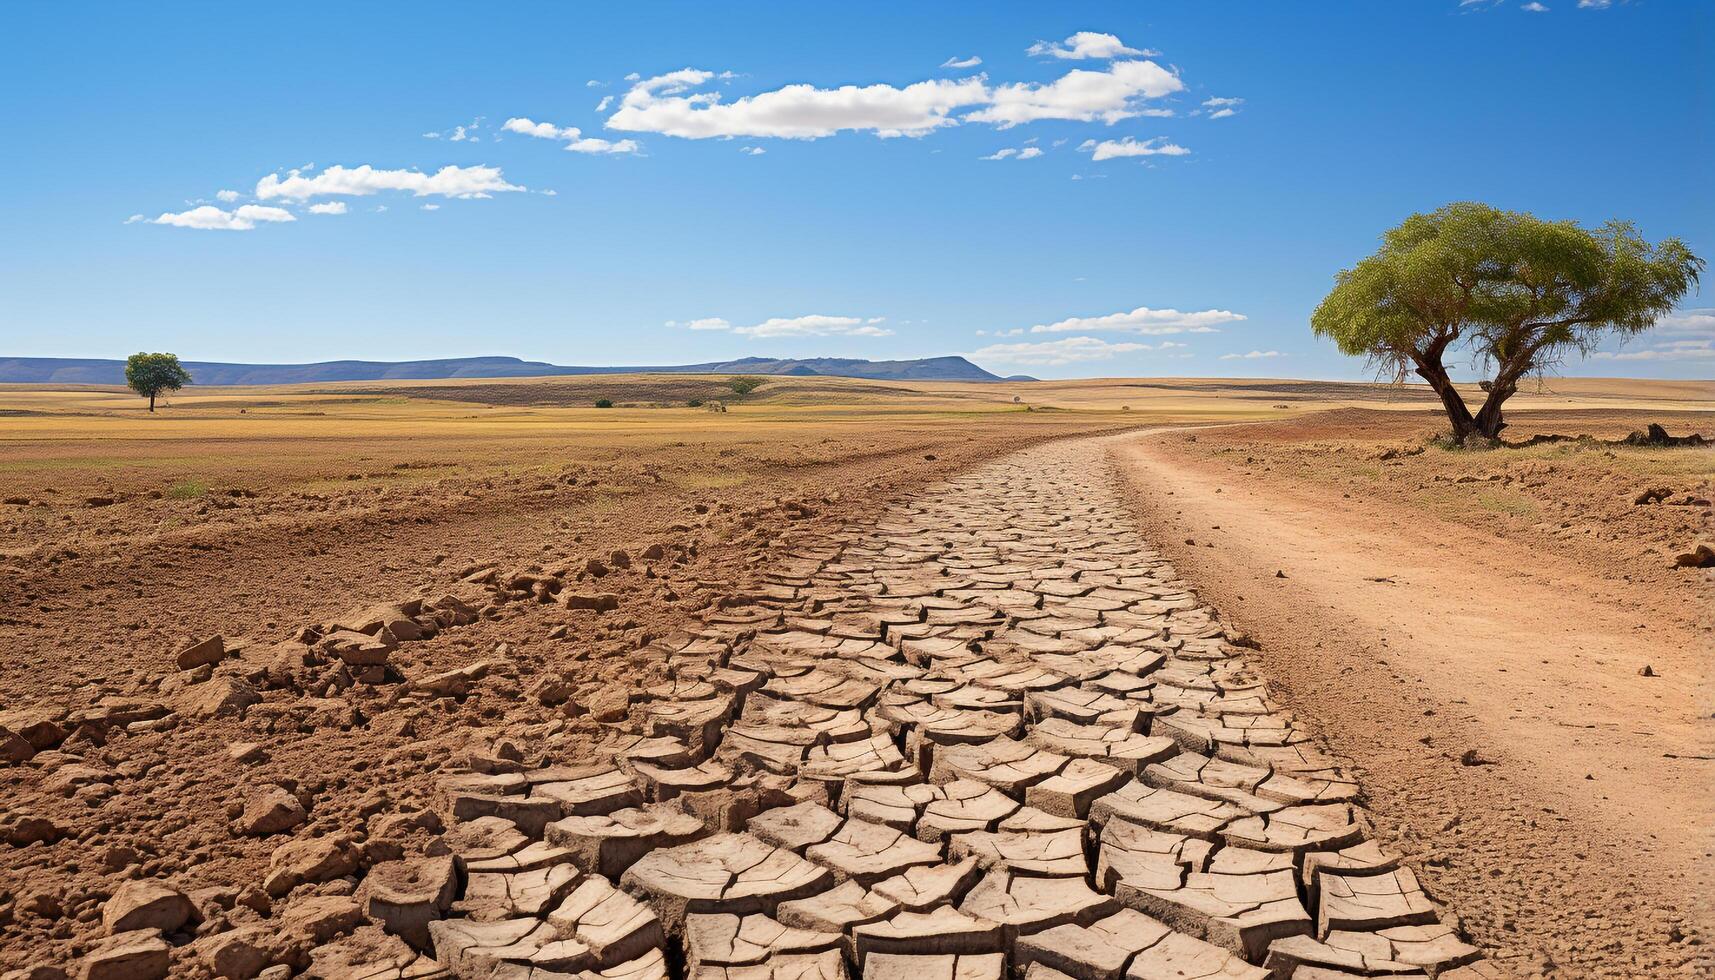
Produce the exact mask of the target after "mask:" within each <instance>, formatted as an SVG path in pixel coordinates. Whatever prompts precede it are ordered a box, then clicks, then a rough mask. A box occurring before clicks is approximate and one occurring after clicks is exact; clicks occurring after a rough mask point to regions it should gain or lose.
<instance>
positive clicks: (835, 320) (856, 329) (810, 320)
mask: <svg viewBox="0 0 1715 980" xmlns="http://www.w3.org/2000/svg"><path fill="white" fill-rule="evenodd" d="M886 320H887V318H886V317H880V316H872V317H869V318H868V319H865V318H863V317H856V316H821V315H818V314H811V315H808V316H793V317H774V318H772V319H768V320H764V321H762V322H761V323H758V324H754V325H752V326H748V327H734V326H733V325H732V322H731V321H730V320H727V319H726V318H724V317H718V316H709V317H703V318H701V319H697V320H686V321H684V322H680V321H678V320H668V321H667V326H669V327H683V328H685V329H686V330H731V331H732V332H733V333H736V334H742V335H744V336H746V337H764V338H767V337H891V336H893V331H891V330H888V329H885V328H883V327H878V326H876V324H878V323H884V322H886Z"/></svg>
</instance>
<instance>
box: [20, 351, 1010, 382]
mask: <svg viewBox="0 0 1715 980" xmlns="http://www.w3.org/2000/svg"><path fill="white" fill-rule="evenodd" d="M184 365H185V370H187V371H189V372H190V373H191V377H192V378H193V379H195V382H196V383H197V384H199V385H284V384H303V383H306V382H322V381H404V380H421V379H429V380H433V379H441V378H533V377H547V376H552V375H566V374H784V375H794V376H798V377H816V376H823V377H827V376H831V377H838V378H870V379H873V380H877V381H1001V380H1003V379H1002V378H1000V377H999V376H998V375H993V374H990V373H989V372H987V371H984V370H983V369H982V368H980V367H977V366H976V365H975V364H972V363H971V362H970V361H967V360H965V359H964V358H962V357H924V358H918V359H917V360H911V361H866V360H863V359H861V358H855V357H811V358H805V359H802V360H782V359H779V358H771V357H744V358H740V359H739V360H736V361H711V362H709V363H707V364H671V365H650V366H645V367H631V366H627V367H570V366H565V365H559V364H547V363H544V362H542V361H525V360H520V359H519V358H516V357H449V358H444V359H441V360H434V361H321V362H318V363H315V364H223V363H219V362H216V361H186V362H184ZM1004 380H1008V381H1019V380H1028V379H1024V378H1020V377H1013V378H1007V379H1004ZM0 383H12V384H84V385H122V384H124V383H125V362H124V361H118V360H106V359H102V358H78V357H0Z"/></svg>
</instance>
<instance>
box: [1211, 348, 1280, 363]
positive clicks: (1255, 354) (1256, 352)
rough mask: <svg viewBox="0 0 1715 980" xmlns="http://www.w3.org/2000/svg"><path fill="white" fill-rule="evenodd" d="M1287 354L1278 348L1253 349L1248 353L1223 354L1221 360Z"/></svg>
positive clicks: (1239, 359) (1250, 358)
mask: <svg viewBox="0 0 1715 980" xmlns="http://www.w3.org/2000/svg"><path fill="white" fill-rule="evenodd" d="M1285 356H1286V355H1285V354H1282V353H1281V352H1280V351H1277V350H1253V351H1251V352H1250V353H1248V354H1222V355H1221V360H1223V361H1254V360H1257V359H1259V358H1264V357H1285Z"/></svg>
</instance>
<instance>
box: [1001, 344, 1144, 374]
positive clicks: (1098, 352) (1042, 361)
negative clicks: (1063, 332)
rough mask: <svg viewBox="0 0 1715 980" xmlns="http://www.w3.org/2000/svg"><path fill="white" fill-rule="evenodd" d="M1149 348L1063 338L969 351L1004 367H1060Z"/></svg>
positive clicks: (1142, 345)
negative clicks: (997, 362) (1012, 365)
mask: <svg viewBox="0 0 1715 980" xmlns="http://www.w3.org/2000/svg"><path fill="white" fill-rule="evenodd" d="M1149 349H1150V346H1149V345H1148V344H1139V343H1134V342H1132V341H1122V342H1120V343H1110V342H1108V341H1106V340H1101V339H1099V338H1097V337H1065V338H1062V339H1060V340H1048V341H1041V342H1038V343H1020V344H990V345H989V346H987V347H984V348H981V349H980V350H977V351H974V352H972V353H971V355H970V356H971V357H973V358H976V359H978V360H985V361H999V362H1002V363H1006V364H1029V365H1034V366H1038V367H1061V366H1064V365H1067V364H1078V363H1081V362H1085V361H1106V360H1109V359H1111V358H1114V357H1117V356H1118V355H1120V354H1130V353H1133V352H1136V351H1143V350H1149Z"/></svg>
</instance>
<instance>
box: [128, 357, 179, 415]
mask: <svg viewBox="0 0 1715 980" xmlns="http://www.w3.org/2000/svg"><path fill="white" fill-rule="evenodd" d="M125 383H126V384H127V385H130V386H131V390H132V391H135V392H136V393H137V394H139V395H142V396H143V397H144V398H147V399H149V411H151V412H153V411H154V410H155V396H156V395H159V394H160V393H161V392H163V391H178V390H179V389H180V388H183V387H184V386H185V385H188V384H190V383H191V376H190V372H189V371H186V370H185V369H184V367H183V366H182V365H180V364H179V355H177V354H144V353H141V352H139V353H136V354H132V355H131V356H130V357H127V358H126V359H125Z"/></svg>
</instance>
